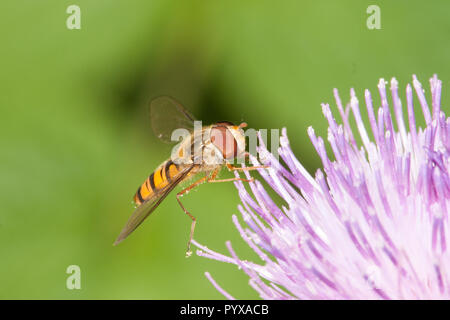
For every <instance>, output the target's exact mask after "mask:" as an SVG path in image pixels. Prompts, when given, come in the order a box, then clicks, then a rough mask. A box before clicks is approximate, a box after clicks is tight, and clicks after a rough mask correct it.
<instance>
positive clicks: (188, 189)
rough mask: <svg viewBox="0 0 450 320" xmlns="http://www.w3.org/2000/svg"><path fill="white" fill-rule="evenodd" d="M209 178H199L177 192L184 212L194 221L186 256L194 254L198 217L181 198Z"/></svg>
mask: <svg viewBox="0 0 450 320" xmlns="http://www.w3.org/2000/svg"><path fill="white" fill-rule="evenodd" d="M206 180H207V177H203V178H201V179H199V180H197V181H196V182H194V183H193V184H191V185H190V186H189V187H187V188H185V189H183V190H181V191H180V192H178V193H177V201H178V204H179V205H180V207H181V209H183V211H184V213H186V214H187V215H188V216H189V218H191V220H192V223H191V233H190V235H189V241H188V243H187V250H186V258H188V257H190V256H191V254H192V251H191V242H192V238H193V237H194V230H195V224H196V223H197V219H196V218H195V217H194V216H193V215H192V214H190V213H189V211H187V210H186V208H185V207H184V206H183V203H181V200H180V198H181V197H182V196H183V195H184V194H185V193H187V192H189V191H190V190H192V189H193V188H195V187H196V186H198V185H199V184H201V183H203V182H205V181H206Z"/></svg>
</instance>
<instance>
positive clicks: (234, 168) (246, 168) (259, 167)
mask: <svg viewBox="0 0 450 320" xmlns="http://www.w3.org/2000/svg"><path fill="white" fill-rule="evenodd" d="M227 168H228V170H230V171H236V170H237V171H250V170H256V169H267V168H269V166H253V167H245V168H240V167H235V166H233V165H232V164H229V163H227Z"/></svg>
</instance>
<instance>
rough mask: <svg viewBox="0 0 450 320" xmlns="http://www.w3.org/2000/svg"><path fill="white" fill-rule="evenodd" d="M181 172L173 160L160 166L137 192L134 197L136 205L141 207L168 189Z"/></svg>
mask: <svg viewBox="0 0 450 320" xmlns="http://www.w3.org/2000/svg"><path fill="white" fill-rule="evenodd" d="M179 172H180V171H179V170H178V166H177V165H176V164H175V163H173V162H172V160H168V161H166V162H164V163H163V164H162V165H160V166H159V167H158V168H157V169H156V170H155V171H154V172H153V173H152V174H151V175H150V176H149V177H148V178H147V180H145V182H144V183H143V184H142V185H141V186H140V187H139V188H138V190H137V191H136V194H135V195H134V202H135V203H136V205H137V206H139V205H140V204H142V203H143V202H144V201H145V200H147V199H148V198H150V197H151V196H152V195H154V194H155V193H157V192H158V191H160V190H161V189H163V188H164V187H166V186H167V185H168V184H169V183H171V182H172V180H174V179H175V177H176V176H177V175H178V173H179Z"/></svg>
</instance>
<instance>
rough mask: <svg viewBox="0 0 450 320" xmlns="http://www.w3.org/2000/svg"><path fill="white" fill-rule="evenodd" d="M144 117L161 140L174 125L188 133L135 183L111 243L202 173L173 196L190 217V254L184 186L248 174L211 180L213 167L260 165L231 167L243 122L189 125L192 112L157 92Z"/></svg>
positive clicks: (239, 149) (239, 150)
mask: <svg viewBox="0 0 450 320" xmlns="http://www.w3.org/2000/svg"><path fill="white" fill-rule="evenodd" d="M150 119H151V125H152V129H153V131H154V133H155V134H156V136H157V137H158V138H160V139H161V140H163V141H164V142H173V141H172V139H171V138H172V134H173V132H174V130H175V129H180V128H181V129H185V130H186V129H187V130H188V131H186V132H188V134H186V135H185V137H184V138H183V139H182V141H181V142H180V143H179V144H178V145H177V146H176V147H175V148H174V150H173V152H172V156H171V158H170V159H169V160H167V161H165V162H163V163H162V164H161V165H160V166H158V168H157V169H156V170H155V171H154V172H153V173H152V174H151V175H150V176H149V177H148V178H147V179H146V180H145V181H144V183H143V184H142V185H141V186H140V187H139V188H138V190H137V192H136V194H135V196H134V202H135V204H136V209H135V211H134V212H133V214H132V215H131V217H130V218H129V220H128V222H127V223H126V225H125V227H124V228H123V229H122V231H121V232H120V234H119V236H118V237H117V239H116V241H115V242H114V245H117V244H119V243H120V242H122V241H123V240H124V239H125V238H126V237H128V236H129V235H130V233H132V232H133V231H134V230H135V229H136V228H137V227H138V226H139V225H140V224H141V223H142V222H143V221H144V220H145V219H146V218H147V217H148V216H149V215H150V214H151V213H152V212H153V211H154V210H155V209H156V208H157V207H158V206H159V204H160V203H161V202H162V201H163V200H164V199H165V198H166V197H167V195H168V194H169V193H170V192H171V191H172V190H173V189H174V188H175V187H176V186H177V185H178V184H179V183H180V182H182V181H185V180H188V179H190V178H191V177H193V176H195V175H197V174H201V173H203V174H204V176H203V177H201V178H200V179H198V180H196V181H195V182H193V183H192V184H191V185H189V186H188V187H187V188H185V189H183V190H181V191H180V192H178V193H177V195H176V198H177V201H178V203H179V205H180V207H181V208H182V209H183V211H184V213H186V214H187V215H188V216H189V217H190V218H191V220H192V223H191V231H190V235H189V241H188V244H187V251H186V256H187V257H188V256H190V255H191V250H190V247H191V241H192V238H193V236H194V229H195V224H196V218H195V217H194V216H193V215H192V214H191V213H190V212H189V211H187V210H186V208H185V207H184V206H183V204H182V202H181V200H180V198H181V197H182V196H183V195H184V194H185V193H187V192H189V191H190V190H192V189H194V188H195V187H197V186H198V185H200V184H202V183H205V182H211V183H213V182H229V181H246V182H250V181H252V179H250V180H249V179H242V178H238V177H235V178H229V179H216V177H217V175H218V173H219V171H220V170H221V169H222V168H223V167H225V166H226V167H227V168H228V170H229V171H234V170H255V169H259V168H266V167H265V166H253V167H235V166H233V165H232V163H233V161H234V160H235V159H243V158H244V157H246V156H248V153H247V152H246V151H245V135H244V131H243V129H242V128H245V127H246V126H247V124H246V123H245V122H244V123H241V124H240V125H238V126H236V125H234V124H233V123H231V122H228V121H221V122H217V123H215V124H213V125H209V126H203V127H201V128H200V130H193V128H194V121H195V120H194V117H193V116H192V115H191V114H190V113H189V112H188V111H187V110H186V109H185V108H184V107H183V106H182V105H181V104H180V103H178V102H177V101H175V100H174V99H172V98H170V97H167V96H162V97H158V98H156V99H154V100H153V101H152V102H151V103H150Z"/></svg>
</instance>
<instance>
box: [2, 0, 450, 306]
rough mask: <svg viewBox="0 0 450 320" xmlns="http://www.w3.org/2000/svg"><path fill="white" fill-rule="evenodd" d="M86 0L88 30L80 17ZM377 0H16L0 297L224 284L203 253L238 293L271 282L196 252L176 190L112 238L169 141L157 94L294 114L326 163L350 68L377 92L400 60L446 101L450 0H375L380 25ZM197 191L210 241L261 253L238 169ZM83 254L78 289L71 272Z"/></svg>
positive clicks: (220, 114) (181, 294)
mask: <svg viewBox="0 0 450 320" xmlns="http://www.w3.org/2000/svg"><path fill="white" fill-rule="evenodd" d="M71 4H77V5H79V6H80V8H81V30H68V29H67V28H66V19H67V17H68V16H69V15H68V14H67V13H66V8H67V7H68V6H69V5H71ZM371 4H375V1H332V0H330V1H318V0H314V1H278V2H274V1H245V3H244V1H155V0H150V1H137V0H127V1H125V0H121V1H111V0H108V1H106V0H95V1H93V0H90V1H87V0H85V1H84V0H79V1H61V0H53V1H43V0H41V1H32V0H28V1H23V0H3V1H2V2H1V4H0V24H1V28H0V34H1V38H0V41H1V42H0V46H1V47H0V48H1V49H0V58H1V59H0V106H1V116H0V132H1V135H0V141H1V150H2V151H1V158H0V159H1V160H0V161H1V166H0V170H1V171H0V181H1V182H0V197H1V201H0V210H1V211H0V253H1V262H0V298H3V299H5V298H20V299H24V298H32V299H48V298H56V299H81V298H83V299H119V298H120V299H222V298H223V297H222V295H220V294H219V293H218V292H216V290H215V289H214V288H213V287H212V285H211V284H210V283H209V282H208V281H207V279H206V278H205V277H204V272H205V271H209V272H211V274H212V275H213V276H214V277H215V279H216V280H217V282H218V283H219V284H221V285H222V286H223V287H224V288H226V289H227V290H228V291H229V292H230V293H231V294H232V295H234V296H235V297H237V298H246V299H253V298H257V297H258V296H257V295H256V294H255V292H253V290H252V289H251V288H250V287H249V286H248V279H247V277H246V276H245V275H244V273H243V272H241V271H238V270H237V268H236V267H235V266H232V265H226V264H224V263H218V262H215V261H211V260H207V259H204V258H200V257H198V256H196V255H193V256H192V257H191V258H189V259H186V258H185V257H184V252H185V245H186V241H187V238H188V232H189V227H190V220H189V219H188V218H187V217H186V216H185V215H184V213H183V212H182V211H181V209H180V208H179V207H178V204H177V202H176V200H175V196H174V195H173V194H172V195H170V196H169V197H168V198H167V200H166V201H164V202H163V203H162V204H161V206H160V207H159V208H158V210H157V211H156V212H155V213H154V214H153V215H152V216H151V217H150V218H149V219H148V220H147V221H146V222H145V223H144V225H143V226H141V227H140V228H139V229H138V230H137V231H136V232H135V233H134V234H133V235H132V236H131V237H130V238H128V239H127V240H126V241H124V242H123V243H122V244H120V245H119V246H117V247H113V246H112V243H113V241H114V239H115V237H116V236H117V235H118V233H119V231H120V230H121V228H122V227H123V225H124V224H125V222H126V220H127V219H128V217H129V215H130V214H131V213H132V211H133V207H132V205H131V199H132V196H133V194H134V192H135V191H136V189H137V187H138V186H139V185H140V184H141V183H142V182H143V181H144V179H145V178H146V177H147V176H148V174H150V173H151V172H152V171H153V169H154V168H155V167H156V166H157V165H158V164H160V163H161V162H162V161H163V160H165V159H166V158H168V157H169V155H170V149H171V147H170V146H169V145H165V144H163V143H160V142H159V141H158V140H157V139H156V138H155V137H154V136H153V134H152V131H151V129H150V123H149V120H148V117H147V105H148V102H149V100H150V99H151V98H153V97H155V96H158V95H161V94H169V95H171V96H173V97H176V98H177V99H178V100H179V101H182V102H183V104H185V105H186V106H187V108H188V109H189V110H191V112H192V113H193V114H194V115H196V117H197V118H199V119H202V120H203V121H204V122H207V123H210V122H213V121H217V120H230V121H235V122H239V121H241V120H245V121H246V122H248V123H249V125H250V127H253V128H281V127H287V129H288V134H289V137H290V140H291V143H292V146H293V149H294V151H295V153H296V154H297V155H298V157H299V159H300V160H301V161H302V163H304V165H305V166H306V167H307V168H308V170H310V172H314V170H315V169H316V168H318V167H319V166H320V163H319V158H318V157H317V156H316V155H315V153H314V151H313V148H312V146H311V144H310V142H309V140H308V137H307V134H306V129H307V127H308V126H310V125H312V126H314V128H315V129H316V132H317V133H318V134H320V135H322V136H324V135H325V134H326V123H325V121H324V120H323V118H322V113H321V108H320V103H321V102H332V101H333V98H332V88H334V87H337V88H339V89H340V92H341V95H342V96H343V100H344V101H345V102H346V101H348V96H349V89H350V87H352V86H353V87H355V89H356V91H357V94H358V95H359V96H360V98H361V100H362V97H363V95H362V92H363V89H364V88H369V89H371V90H373V93H374V94H373V95H374V96H375V92H376V84H377V82H378V79H379V78H380V77H384V78H387V79H390V78H391V77H392V76H396V77H397V79H398V80H399V81H400V85H401V90H402V96H403V92H404V86H405V84H406V81H410V79H411V74H413V73H416V74H417V75H418V77H419V79H420V80H421V81H422V83H423V84H424V87H426V88H428V78H429V77H430V76H431V75H432V74H433V73H435V72H436V73H438V75H439V76H440V78H441V79H442V80H443V86H444V92H443V102H444V104H447V105H448V95H447V94H446V90H447V88H448V87H449V80H450V67H449V64H448V59H449V56H450V39H449V38H450V2H449V1H445V0H442V1H433V2H432V3H426V4H425V3H424V2H423V1H411V0H408V1H407V0H403V1H401V0H397V1H376V4H378V5H379V6H380V8H381V27H382V29H381V30H368V29H367V27H366V19H367V17H368V14H367V13H366V9H367V7H368V6H369V5H371ZM334 110H335V109H334ZM447 110H448V109H447ZM363 114H365V113H364V112H363ZM222 176H223V177H228V176H229V173H225V172H224V173H223V174H222ZM183 200H184V204H185V205H186V206H187V207H188V208H189V209H190V210H191V212H192V213H193V214H194V215H196V216H197V218H198V224H197V229H196V234H195V238H196V239H197V240H198V241H199V242H201V243H203V244H206V245H207V246H208V247H210V248H212V249H215V250H218V251H220V252H226V248H225V244H224V243H225V241H226V240H231V241H232V243H233V246H234V247H235V249H236V251H237V253H238V254H239V255H240V256H241V257H244V258H249V259H255V261H258V259H257V258H256V257H255V254H253V253H252V252H251V251H250V250H249V249H248V248H247V246H246V245H245V244H244V242H243V241H242V240H241V239H240V237H239V234H238V232H237V231H236V229H235V228H234V226H233V224H232V221H231V216H232V214H237V213H238V211H237V204H238V203H239V199H238V195H237V192H236V190H235V188H234V186H233V185H232V184H212V185H202V186H201V187H199V189H198V191H197V192H192V193H190V194H189V195H188V196H186V197H184V198H183ZM72 264H75V265H79V266H80V268H81V285H82V289H81V290H68V289H67V288H66V278H67V277H68V275H67V274H66V268H67V267H68V266H69V265H72Z"/></svg>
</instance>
